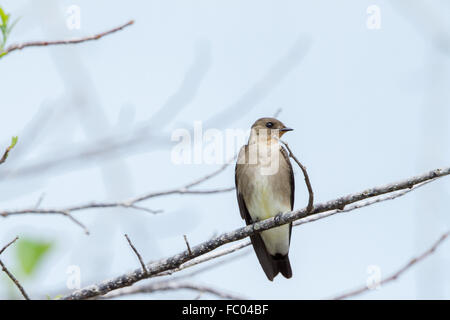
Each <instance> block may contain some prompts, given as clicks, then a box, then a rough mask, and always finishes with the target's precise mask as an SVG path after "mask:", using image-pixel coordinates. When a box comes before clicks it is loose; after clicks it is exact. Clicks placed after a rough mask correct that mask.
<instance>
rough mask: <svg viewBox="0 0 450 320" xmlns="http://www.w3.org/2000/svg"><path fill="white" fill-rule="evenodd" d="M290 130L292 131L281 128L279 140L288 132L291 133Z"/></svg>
mask: <svg viewBox="0 0 450 320" xmlns="http://www.w3.org/2000/svg"><path fill="white" fill-rule="evenodd" d="M292 130H294V129H291V128H282V129H280V138H281V136H282V135H283V134H285V133H286V132H288V131H292Z"/></svg>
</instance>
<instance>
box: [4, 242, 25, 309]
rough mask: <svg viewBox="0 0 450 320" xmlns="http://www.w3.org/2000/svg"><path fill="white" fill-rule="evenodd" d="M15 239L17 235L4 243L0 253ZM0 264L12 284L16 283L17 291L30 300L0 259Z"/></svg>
mask: <svg viewBox="0 0 450 320" xmlns="http://www.w3.org/2000/svg"><path fill="white" fill-rule="evenodd" d="M17 239H19V237H15V238H14V239H13V240H12V241H10V242H9V243H8V244H7V245H5V246H4V247H3V248H2V249H1V250H0V255H1V254H2V253H3V251H5V250H6V248H8V247H9V246H10V245H12V244H13V243H14V242H16V241H17ZM0 266H1V267H2V270H3V272H5V273H6V275H7V276H8V277H9V278H10V279H11V281H12V282H14V284H15V285H16V287H17V288H18V289H19V291H20V292H21V293H22V295H23V297H24V298H25V299H26V300H30V297H29V296H28V295H27V293H26V292H25V290H24V288H23V287H22V285H21V284H20V282H19V280H17V279H16V277H14V276H13V274H12V273H11V272H10V271H9V270H8V269H7V268H6V266H5V264H4V263H3V262H2V260H0Z"/></svg>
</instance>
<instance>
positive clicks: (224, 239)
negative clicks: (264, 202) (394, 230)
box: [63, 167, 450, 299]
mask: <svg viewBox="0 0 450 320" xmlns="http://www.w3.org/2000/svg"><path fill="white" fill-rule="evenodd" d="M449 174H450V167H446V168H443V169H436V170H433V171H429V172H427V173H425V174H422V175H419V176H415V177H412V178H409V179H406V180H402V181H398V182H395V183H391V184H387V185H383V186H380V187H375V188H370V189H367V190H364V191H361V192H357V193H354V194H349V195H347V196H343V197H340V198H337V199H335V200H331V201H328V202H325V203H320V204H316V205H315V207H314V210H313V211H312V212H309V213H308V211H307V209H301V210H294V211H291V212H287V213H284V214H282V215H280V216H278V217H277V219H275V218H269V219H266V220H263V221H259V222H256V223H254V224H251V225H248V226H246V227H242V228H239V229H237V230H234V231H231V232H227V233H224V234H222V235H219V236H218V237H215V238H213V239H211V240H209V241H206V242H203V243H201V244H199V245H197V246H195V247H192V248H191V253H192V254H189V252H188V250H185V251H183V252H181V253H179V254H176V255H174V256H171V257H169V258H164V259H161V260H159V261H155V262H151V263H149V264H147V270H148V273H147V274H145V273H144V272H143V271H142V270H141V269H137V270H134V271H132V272H130V273H126V274H123V275H121V276H118V277H116V278H113V279H110V280H106V281H104V282H101V283H98V284H95V285H91V286H88V287H85V288H83V289H80V290H77V291H75V292H73V293H71V294H69V295H66V296H64V297H63V299H87V298H92V297H96V296H99V295H104V294H106V293H108V292H110V291H113V290H115V289H119V288H124V287H127V286H130V285H132V284H133V283H136V282H137V281H140V280H142V279H145V278H149V277H153V276H156V275H158V274H160V273H163V272H167V271H169V270H174V269H177V268H180V266H182V265H183V264H184V263H186V262H188V261H190V260H193V259H194V258H196V257H200V256H202V255H204V254H206V253H208V252H211V251H213V250H214V249H216V248H218V247H220V246H222V245H224V244H226V243H230V242H234V241H238V240H240V239H244V238H246V237H248V236H250V235H252V234H255V233H258V232H261V231H264V230H267V229H270V228H274V227H277V226H280V225H283V224H286V223H290V222H293V221H295V220H298V219H300V218H304V217H306V216H310V215H313V214H318V213H321V212H325V211H331V210H336V209H340V210H343V209H344V208H345V206H347V205H350V204H352V203H355V202H359V201H362V200H365V199H368V198H373V197H377V196H380V195H383V194H387V193H392V192H395V191H399V190H405V189H410V188H413V187H414V186H415V185H418V184H421V183H423V182H425V181H429V180H433V179H436V178H438V177H443V176H446V175H449Z"/></svg>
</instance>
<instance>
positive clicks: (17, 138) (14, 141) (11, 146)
mask: <svg viewBox="0 0 450 320" xmlns="http://www.w3.org/2000/svg"><path fill="white" fill-rule="evenodd" d="M18 140H19V137H17V136H15V137H12V138H11V145H10V146H9V150H11V149H12V148H14V147H15V146H16V144H17V141H18Z"/></svg>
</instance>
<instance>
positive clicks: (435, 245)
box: [333, 231, 450, 300]
mask: <svg viewBox="0 0 450 320" xmlns="http://www.w3.org/2000/svg"><path fill="white" fill-rule="evenodd" d="M449 235H450V231H447V232H445V233H444V234H442V235H441V236H440V237H439V239H438V240H437V241H436V242H434V243H433V245H432V246H431V247H430V248H429V249H427V250H426V251H425V252H423V253H422V254H421V255H419V256H417V257H414V258H412V259H411V260H410V261H409V262H408V263H407V264H405V265H404V266H403V267H402V268H400V269H399V270H398V271H396V272H394V273H393V274H392V275H390V276H389V277H387V278H384V279H383V280H381V281H380V282H379V285H380V286H381V285H383V284H385V283H388V282H391V281H394V280H397V279H398V278H399V277H400V276H401V275H402V274H403V273H405V272H406V271H408V270H409V269H410V268H411V267H413V266H414V265H415V264H417V263H419V262H421V261H423V260H424V259H426V258H427V257H428V256H430V255H431V254H433V253H434V252H435V250H436V249H437V248H438V247H439V246H440V245H441V244H442V243H443V242H444V241H445V240H446V239H447V238H448V236H449ZM369 290H371V289H370V287H368V286H367V285H366V286H362V287H361V288H358V289H355V290H352V291H349V292H346V293H342V294H340V295H338V296H336V297H335V298H333V299H334V300H342V299H347V298H351V297H354V296H357V295H360V294H362V293H364V292H367V291H369Z"/></svg>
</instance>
